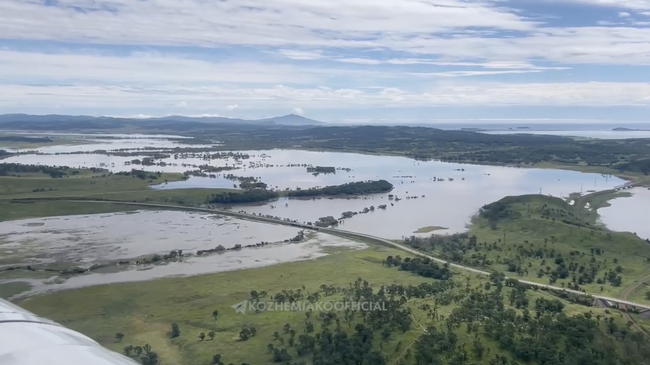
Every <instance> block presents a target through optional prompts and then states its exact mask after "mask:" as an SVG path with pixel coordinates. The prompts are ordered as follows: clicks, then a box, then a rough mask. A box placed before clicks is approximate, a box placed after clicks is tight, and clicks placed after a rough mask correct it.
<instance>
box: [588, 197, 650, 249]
mask: <svg viewBox="0 0 650 365" xmlns="http://www.w3.org/2000/svg"><path fill="white" fill-rule="evenodd" d="M626 191H628V192H630V193H632V196H631V197H621V198H616V199H613V200H610V202H609V203H610V204H611V206H609V207H606V208H600V209H598V214H599V215H600V220H601V222H603V223H604V224H605V225H606V226H607V228H609V229H611V230H613V231H621V232H632V233H636V234H637V235H638V236H639V237H641V238H643V239H650V190H649V189H648V188H641V187H638V188H633V189H630V190H626Z"/></svg>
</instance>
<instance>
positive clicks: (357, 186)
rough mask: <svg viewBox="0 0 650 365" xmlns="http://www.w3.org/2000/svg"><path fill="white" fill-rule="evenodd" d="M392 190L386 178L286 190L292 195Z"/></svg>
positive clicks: (360, 193)
mask: <svg viewBox="0 0 650 365" xmlns="http://www.w3.org/2000/svg"><path fill="white" fill-rule="evenodd" d="M391 190H393V184H391V183H389V182H388V181H386V180H376V181H358V182H351V183H347V184H342V185H331V186H326V187H323V188H312V189H299V190H290V191H287V192H286V195H287V196H292V197H316V196H335V195H365V194H379V193H387V192H390V191H391Z"/></svg>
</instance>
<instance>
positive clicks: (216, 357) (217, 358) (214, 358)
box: [212, 354, 221, 364]
mask: <svg viewBox="0 0 650 365" xmlns="http://www.w3.org/2000/svg"><path fill="white" fill-rule="evenodd" d="M220 362H221V354H216V355H214V356H212V364H219V363H220Z"/></svg>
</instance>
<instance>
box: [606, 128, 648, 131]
mask: <svg viewBox="0 0 650 365" xmlns="http://www.w3.org/2000/svg"><path fill="white" fill-rule="evenodd" d="M612 131H614V132H648V131H650V129H638V128H625V127H618V128H614V129H612Z"/></svg>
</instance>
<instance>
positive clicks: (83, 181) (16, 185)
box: [0, 170, 225, 221]
mask: <svg viewBox="0 0 650 365" xmlns="http://www.w3.org/2000/svg"><path fill="white" fill-rule="evenodd" d="M182 179H183V175H182V174H174V173H164V174H162V175H161V176H160V177H158V178H157V179H156V180H143V179H139V178H136V177H133V176H123V175H116V174H105V173H92V172H91V171H90V170H81V174H79V175H72V176H70V177H67V178H57V179H54V178H51V177H50V176H48V175H45V174H42V173H29V174H22V175H20V177H15V176H0V221H4V220H12V219H21V218H36V217H45V216H53V215H73V214H92V213H108V212H116V211H128V210H134V209H138V208H137V207H133V206H126V205H124V206H121V205H108V204H84V203H71V202H58V201H55V200H41V201H33V202H29V203H16V202H12V200H14V199H33V198H47V199H56V198H62V199H63V198H70V199H73V198H83V199H105V200H119V201H128V202H153V203H169V204H179V205H200V204H204V203H205V199H206V197H207V196H208V195H209V194H215V193H218V192H221V191H225V189H170V190H164V189H161V190H154V189H151V185H154V184H164V183H165V181H168V182H173V181H179V180H182Z"/></svg>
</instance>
